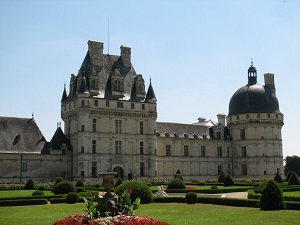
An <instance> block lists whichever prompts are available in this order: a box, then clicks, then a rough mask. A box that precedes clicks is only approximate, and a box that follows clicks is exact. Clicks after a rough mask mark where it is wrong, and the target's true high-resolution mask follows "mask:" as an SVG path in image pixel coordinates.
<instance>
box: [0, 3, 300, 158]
mask: <svg viewBox="0 0 300 225" xmlns="http://www.w3.org/2000/svg"><path fill="white" fill-rule="evenodd" d="M0 30H1V31H0V32H1V35H0V68H1V69H0V78H1V81H0V96H1V98H0V105H1V107H0V116H6V117H22V118H31V116H32V113H33V115H34V118H35V120H36V122H37V124H38V126H39V128H40V130H41V131H42V133H43V134H44V136H45V138H46V139H47V140H48V141H50V140H51V138H52V136H53V134H54V132H55V130H56V128H57V122H63V121H62V120H61V117H60V100H61V96H62V92H63V88H64V84H66V86H67V91H68V87H69V81H70V77H71V76H70V75H71V74H77V72H78V70H79V68H80V66H81V63H82V61H83V59H84V56H85V54H86V52H87V42H88V40H95V41H100V42H103V43H104V53H109V54H112V55H119V54H120V46H121V45H125V46H130V47H131V61H132V64H133V67H134V68H135V70H136V72H137V73H138V74H142V75H143V78H144V79H145V82H146V87H148V85H149V82H150V78H151V80H152V86H153V88H154V91H155V95H156V98H157V100H158V101H157V104H158V106H157V109H158V119H157V121H160V122H177V123H195V122H197V118H198V117H204V118H206V119H207V120H209V119H211V120H213V121H217V117H216V115H217V114H219V113H224V114H228V105H229V101H230V98H231V97H232V95H233V94H234V92H235V91H236V90H237V89H239V88H240V87H242V86H244V85H246V84H247V81H248V80H247V70H248V68H249V66H250V65H251V59H253V65H254V66H255V67H256V68H257V72H258V74H257V76H258V83H259V84H262V85H263V84H264V78H263V74H265V73H274V74H275V85H276V95H277V98H278V100H279V105H280V111H281V112H282V113H283V114H284V126H283V129H282V136H283V154H284V156H291V155H300V153H299V150H300V149H299V140H298V133H299V128H300V126H299V125H300V122H299V120H298V118H299V112H300V100H299V97H300V94H299V84H300V74H299V68H300V1H298V0H285V1H284V0H187V1H183V0H182V1H179V0H170V1H169V0H160V1H159V0H152V1H139V0H127V1H121V0H114V1H111V0H95V1H93V0H85V1H83V0H81V1H79V0H60V1H59V0H51V1H50V0H48V1H47V0H26V1H25V0H23V1H22V0H0Z"/></svg>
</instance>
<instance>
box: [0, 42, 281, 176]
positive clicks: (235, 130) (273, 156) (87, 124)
mask: <svg viewBox="0 0 300 225" xmlns="http://www.w3.org/2000/svg"><path fill="white" fill-rule="evenodd" d="M120 51H121V53H120V56H117V55H109V54H104V53H103V43H101V42H96V41H89V42H88V51H87V54H86V56H85V58H84V60H83V63H82V65H81V67H80V69H79V71H78V74H77V75H73V74H72V75H71V79H70V85H69V91H68V93H67V90H66V87H65V88H64V91H63V95H62V99H61V116H62V120H63V121H64V132H63V131H62V130H61V128H60V127H58V129H57V131H56V133H55V135H54V136H53V138H52V140H51V141H50V142H45V146H44V147H43V151H42V153H43V154H40V153H39V154H37V156H36V157H40V158H41V160H46V159H50V161H51V160H53V159H51V157H56V158H57V159H58V158H59V161H56V163H58V164H59V162H61V166H59V165H56V166H55V168H53V167H51V165H43V166H44V167H45V170H48V171H53V177H55V176H64V177H67V178H69V179H75V180H76V179H79V178H81V179H95V180H96V179H98V178H97V177H98V173H103V172H110V171H114V172H117V173H118V176H120V177H122V178H123V179H132V178H133V179H142V178H157V177H163V178H169V179H170V178H172V177H174V174H175V173H176V171H177V170H180V171H181V173H182V174H183V176H184V178H185V180H198V179H208V178H212V179H215V178H217V177H218V175H219V174H220V173H221V171H224V172H225V173H230V174H232V175H233V177H236V178H246V177H251V178H264V177H271V176H274V175H275V174H276V172H277V171H279V172H280V173H281V174H282V173H283V153H282V136H281V128H282V126H283V114H282V113H281V112H280V110H279V103H278V99H277V97H276V89H275V84H274V75H273V74H265V75H264V77H265V85H259V84H258V83H257V71H256V68H255V67H254V66H253V65H251V66H250V67H249V69H248V83H247V85H245V86H242V87H241V88H240V89H238V90H237V91H236V92H235V93H234V94H233V96H232V98H231V100H230V102H229V113H228V115H227V116H226V115H225V114H218V115H217V117H218V121H217V122H213V121H206V120H205V119H204V118H199V119H198V120H199V121H198V122H197V123H194V124H182V123H169V122H158V121H157V99H156V96H155V93H154V89H153V86H152V83H151V80H150V84H149V85H148V88H147V91H146V85H145V81H144V79H143V76H142V75H141V74H137V73H136V72H135V70H134V68H133V66H132V63H131V48H129V47H125V46H121V47H120ZM1 154H2V153H1ZM15 154H16V153H15ZM19 154H20V153H19ZM23 157H24V154H23ZM23 161H24V159H23ZM54 161H55V160H54ZM27 164H29V161H28V162H27ZM20 165H21V164H20ZM48 167H49V168H48ZM47 168H48V169H47ZM28 172H29V171H28ZM58 173H59V174H58ZM0 177H1V176H0ZM40 178H41V180H43V179H46V178H49V175H47V176H44V177H40ZM0 179H1V178H0Z"/></svg>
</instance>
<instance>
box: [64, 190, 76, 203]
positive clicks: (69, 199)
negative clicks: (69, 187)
mask: <svg viewBox="0 0 300 225" xmlns="http://www.w3.org/2000/svg"><path fill="white" fill-rule="evenodd" d="M66 199H67V203H68V204H74V203H76V202H78V195H77V193H76V192H70V193H69V194H67V197H66Z"/></svg>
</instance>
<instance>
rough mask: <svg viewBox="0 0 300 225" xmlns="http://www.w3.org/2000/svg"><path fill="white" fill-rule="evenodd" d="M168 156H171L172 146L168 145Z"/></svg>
mask: <svg viewBox="0 0 300 225" xmlns="http://www.w3.org/2000/svg"><path fill="white" fill-rule="evenodd" d="M166 156H171V145H166Z"/></svg>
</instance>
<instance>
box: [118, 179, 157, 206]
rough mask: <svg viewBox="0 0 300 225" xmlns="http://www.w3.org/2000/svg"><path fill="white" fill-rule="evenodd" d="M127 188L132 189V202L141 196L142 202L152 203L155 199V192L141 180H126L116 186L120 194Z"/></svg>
mask: <svg viewBox="0 0 300 225" xmlns="http://www.w3.org/2000/svg"><path fill="white" fill-rule="evenodd" d="M126 189H128V190H130V189H131V190H132V193H131V195H130V197H131V201H132V202H133V201H135V199H136V198H140V200H141V204H144V203H150V202H152V201H153V194H152V192H151V190H150V187H149V186H148V185H147V184H146V183H144V182H139V181H127V182H124V183H122V184H120V185H119V186H118V187H116V188H115V192H116V193H117V194H118V195H121V194H123V193H124V191H125V190H126Z"/></svg>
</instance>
